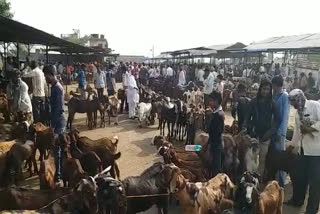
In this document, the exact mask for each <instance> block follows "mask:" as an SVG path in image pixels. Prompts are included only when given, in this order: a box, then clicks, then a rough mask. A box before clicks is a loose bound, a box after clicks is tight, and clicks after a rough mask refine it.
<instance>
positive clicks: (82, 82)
mask: <svg viewBox="0 0 320 214" xmlns="http://www.w3.org/2000/svg"><path fill="white" fill-rule="evenodd" d="M78 84H79V88H81V89H85V88H86V85H87V80H86V75H85V73H84V71H83V70H81V69H80V70H79V71H78Z"/></svg>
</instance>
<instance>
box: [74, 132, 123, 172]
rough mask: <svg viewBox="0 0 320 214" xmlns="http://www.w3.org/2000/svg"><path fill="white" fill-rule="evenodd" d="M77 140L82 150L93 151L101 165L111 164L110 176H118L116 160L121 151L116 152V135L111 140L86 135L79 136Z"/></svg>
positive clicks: (117, 140)
mask: <svg viewBox="0 0 320 214" xmlns="http://www.w3.org/2000/svg"><path fill="white" fill-rule="evenodd" d="M76 140H77V146H78V148H79V149H80V150H81V151H82V152H89V151H92V152H95V153H96V154H97V155H98V156H99V158H100V159H101V161H102V167H103V168H106V167H108V166H112V169H111V171H110V173H111V175H112V177H114V178H115V177H118V178H120V170H119V166H118V164H117V162H116V160H117V159H119V158H120V156H121V153H120V152H119V153H116V152H117V145H118V142H119V139H118V137H117V136H115V137H113V140H111V139H109V138H100V139H98V140H91V139H90V138H88V137H80V138H78V139H76Z"/></svg>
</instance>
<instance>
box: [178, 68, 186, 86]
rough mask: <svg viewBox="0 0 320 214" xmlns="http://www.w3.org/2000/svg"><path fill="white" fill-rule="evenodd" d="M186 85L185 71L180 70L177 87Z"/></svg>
mask: <svg viewBox="0 0 320 214" xmlns="http://www.w3.org/2000/svg"><path fill="white" fill-rule="evenodd" d="M185 84H186V71H185V70H184V69H181V71H180V73H179V81H178V85H179V86H180V87H182V86H184V85H185Z"/></svg>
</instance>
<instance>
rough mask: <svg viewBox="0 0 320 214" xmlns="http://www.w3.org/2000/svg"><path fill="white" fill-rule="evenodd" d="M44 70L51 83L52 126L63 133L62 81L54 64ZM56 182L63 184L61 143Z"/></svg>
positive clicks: (57, 149) (58, 152) (64, 121)
mask: <svg viewBox="0 0 320 214" xmlns="http://www.w3.org/2000/svg"><path fill="white" fill-rule="evenodd" d="M43 72H44V75H45V78H46V81H47V83H48V84H50V85H51V96H50V106H51V127H52V128H53V129H54V133H55V134H57V135H61V134H62V133H63V132H64V131H65V127H66V120H65V117H64V110H63V106H64V91H63V87H62V85H61V84H60V82H59V81H58V80H57V78H56V70H55V68H54V67H53V66H52V65H46V66H45V67H44V68H43ZM56 146H57V148H56V153H55V154H56V158H55V161H56V182H57V185H58V186H60V185H62V182H61V176H62V174H61V172H62V169H61V167H62V148H61V145H56Z"/></svg>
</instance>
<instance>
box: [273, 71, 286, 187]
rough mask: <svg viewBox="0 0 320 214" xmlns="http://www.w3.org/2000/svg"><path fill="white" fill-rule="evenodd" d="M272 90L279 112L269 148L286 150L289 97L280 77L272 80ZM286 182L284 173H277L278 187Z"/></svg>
mask: <svg viewBox="0 0 320 214" xmlns="http://www.w3.org/2000/svg"><path fill="white" fill-rule="evenodd" d="M272 89H273V100H274V102H275V103H276V106H277V108H278V111H279V119H280V125H279V128H278V130H277V132H276V133H275V135H274V136H273V137H272V139H271V146H273V147H274V148H275V149H276V150H277V151H285V150H286V145H285V142H286V136H287V129H288V122H289V112H290V104H289V96H288V93H287V92H286V91H285V90H284V89H283V78H282V76H281V75H278V76H275V77H273V79H272ZM285 181H286V173H285V172H283V171H281V172H280V173H279V185H280V186H281V187H284V185H285Z"/></svg>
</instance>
